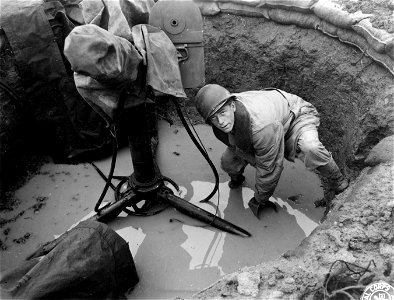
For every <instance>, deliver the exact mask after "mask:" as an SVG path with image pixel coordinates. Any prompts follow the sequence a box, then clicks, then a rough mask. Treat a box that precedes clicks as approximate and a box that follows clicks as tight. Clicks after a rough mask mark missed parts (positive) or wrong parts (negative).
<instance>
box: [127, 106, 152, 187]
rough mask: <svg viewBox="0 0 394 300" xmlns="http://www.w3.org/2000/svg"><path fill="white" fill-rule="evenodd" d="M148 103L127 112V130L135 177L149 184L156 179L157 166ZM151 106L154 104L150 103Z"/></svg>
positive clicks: (139, 181)
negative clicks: (155, 165) (152, 143)
mask: <svg viewBox="0 0 394 300" xmlns="http://www.w3.org/2000/svg"><path fill="white" fill-rule="evenodd" d="M147 105H148V104H146V103H143V104H140V105H138V106H136V107H134V108H132V109H130V111H129V113H128V114H127V118H128V120H127V125H128V128H127V131H128V139H129V146H130V153H131V159H132V161H133V167H134V179H135V181H137V183H140V184H142V185H143V184H147V183H150V182H152V181H153V180H154V179H155V167H154V162H153V154H152V149H151V143H150V140H151V136H150V129H149V122H148V117H149V116H148V114H149V113H150V112H149V111H148V109H147ZM149 106H153V105H152V104H150V105H149Z"/></svg>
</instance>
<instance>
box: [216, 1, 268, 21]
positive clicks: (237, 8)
mask: <svg viewBox="0 0 394 300" xmlns="http://www.w3.org/2000/svg"><path fill="white" fill-rule="evenodd" d="M219 9H220V10H221V11H222V12H224V13H229V14H236V15H242V16H247V17H264V18H267V19H268V13H267V9H264V8H259V7H253V6H249V5H244V4H237V3H229V2H223V3H219Z"/></svg>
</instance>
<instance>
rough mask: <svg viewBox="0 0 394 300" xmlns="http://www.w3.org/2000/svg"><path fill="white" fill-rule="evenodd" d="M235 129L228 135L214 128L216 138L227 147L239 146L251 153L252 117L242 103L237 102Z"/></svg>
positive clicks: (235, 102)
mask: <svg viewBox="0 0 394 300" xmlns="http://www.w3.org/2000/svg"><path fill="white" fill-rule="evenodd" d="M234 104H235V108H236V109H235V113H234V127H233V130H232V131H231V132H230V133H229V134H227V133H225V132H223V131H221V130H220V129H218V128H216V127H215V126H212V128H213V132H214V134H215V136H216V137H217V138H218V139H219V140H220V141H222V142H223V143H224V144H226V145H227V146H237V147H238V148H240V149H242V150H243V151H247V152H251V151H252V149H253V147H252V131H251V126H250V116H249V113H248V111H247V110H246V108H245V106H244V105H243V103H242V102H240V101H237V100H235V101H234Z"/></svg>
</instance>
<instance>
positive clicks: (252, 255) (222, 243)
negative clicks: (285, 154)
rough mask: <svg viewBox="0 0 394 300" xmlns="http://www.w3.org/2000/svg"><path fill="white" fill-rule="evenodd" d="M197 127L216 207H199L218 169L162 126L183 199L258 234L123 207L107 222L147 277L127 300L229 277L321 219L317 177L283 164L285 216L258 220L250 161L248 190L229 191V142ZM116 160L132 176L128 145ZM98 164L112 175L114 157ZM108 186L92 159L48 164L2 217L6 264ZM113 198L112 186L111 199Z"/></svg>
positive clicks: (281, 206) (165, 160)
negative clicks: (224, 165) (224, 159)
mask: <svg viewBox="0 0 394 300" xmlns="http://www.w3.org/2000/svg"><path fill="white" fill-rule="evenodd" d="M196 130H197V132H198V134H199V135H200V138H201V140H202V141H203V143H204V145H205V146H206V147H207V149H208V152H209V154H210V157H211V159H212V161H213V162H214V164H215V165H216V167H217V168H218V171H219V178H220V184H219V195H218V194H216V195H215V196H214V197H213V198H212V199H211V200H210V202H209V203H206V204H202V203H199V200H201V199H203V198H205V197H206V196H207V195H208V194H209V193H210V191H211V190H212V189H213V187H214V176H213V173H212V171H211V170H210V168H209V165H208V164H207V163H206V162H205V161H204V158H203V157H202V155H201V154H200V153H199V152H198V150H197V149H196V148H195V146H194V145H193V143H192V141H191V140H190V139H189V137H188V136H187V133H186V131H185V129H184V128H182V127H175V126H170V125H169V124H168V123H166V122H160V126H159V141H160V143H159V147H158V150H157V151H158V152H157V161H158V164H159V167H160V170H161V172H162V173H163V175H165V176H168V177H170V178H171V179H173V180H174V181H175V182H176V183H177V184H179V186H180V187H181V188H180V196H181V197H183V198H184V199H186V200H189V201H191V202H192V203H194V204H195V205H198V206H200V207H202V208H203V209H205V210H207V211H209V212H211V213H217V214H218V216H220V217H221V218H224V219H226V220H228V221H230V222H232V223H234V224H236V225H238V226H240V227H242V228H244V229H245V230H247V231H249V232H250V233H251V234H252V237H251V238H243V237H240V236H236V235H232V234H229V233H224V232H222V231H220V230H217V229H215V228H212V227H210V226H206V224H202V223H201V222H199V221H197V220H194V219H192V218H190V217H187V216H185V215H183V214H181V213H179V212H178V211H176V210H175V209H174V208H171V207H170V208H168V209H166V210H165V211H163V212H162V213H160V214H158V215H154V216H149V217H137V216H128V215H126V214H125V213H123V212H122V213H121V214H120V215H119V216H118V218H116V219H115V220H114V221H112V222H110V223H109V225H110V226H111V228H113V229H115V230H116V232H117V233H118V234H120V235H121V236H122V237H123V238H124V239H125V240H126V241H127V242H128V243H129V245H130V250H131V252H132V254H133V257H134V260H135V263H136V267H137V271H138V274H139V276H140V283H139V284H138V285H137V286H136V288H135V289H134V291H132V292H131V293H130V294H129V295H128V298H130V299H154V298H156V299H163V298H173V297H177V296H179V297H191V296H192V295H193V294H195V293H197V292H198V291H200V290H201V289H203V288H205V287H206V286H208V285H210V284H212V283H213V282H215V281H217V280H218V279H220V278H221V277H222V276H224V275H226V274H229V273H232V272H235V271H237V270H239V269H241V268H243V267H246V266H254V265H256V264H259V263H261V262H264V261H270V260H273V259H275V258H277V257H279V256H280V255H281V254H283V253H284V252H286V251H288V250H290V249H293V248H295V247H296V246H298V245H299V243H300V241H301V240H303V239H304V238H305V237H306V236H308V235H309V234H310V233H311V232H312V231H313V230H314V229H315V228H316V227H317V226H318V225H319V221H320V219H321V218H322V216H323V212H324V209H323V208H315V207H314V201H316V200H318V199H320V198H321V197H322V196H323V190H322V187H321V186H320V180H319V178H318V177H317V175H315V174H313V173H311V172H308V171H307V170H306V169H305V168H304V167H303V165H302V163H301V162H297V163H295V164H293V163H286V165H285V170H284V173H283V175H282V177H281V179H280V182H279V185H278V188H277V189H276V191H275V194H274V195H273V197H272V198H271V200H272V201H273V202H275V203H276V205H277V208H278V212H277V213H276V212H274V211H273V210H272V211H263V213H262V215H261V216H260V220H258V219H256V218H255V217H254V216H253V214H252V213H251V212H250V210H249V208H248V205H247V203H248V201H249V200H250V198H251V197H253V186H254V169H253V168H251V167H247V168H246V170H245V175H246V178H247V179H246V181H245V183H244V184H243V186H242V187H241V188H238V189H234V190H230V189H229V187H228V180H229V178H228V176H227V174H225V173H224V172H223V171H222V170H220V168H219V159H220V155H221V153H222V151H224V149H225V145H223V144H221V142H219V141H217V140H216V139H215V137H214V136H213V133H212V132H211V129H210V127H208V126H206V125H198V126H196ZM174 152H176V153H177V155H175V154H174ZM117 161H118V162H117V166H116V169H115V174H116V175H130V174H131V172H132V164H131V157H130V152H129V149H127V148H124V149H121V150H120V151H119V154H118V159H117ZM95 164H96V165H97V166H98V167H99V168H100V169H101V170H102V171H103V172H104V173H105V174H108V172H109V167H110V158H107V159H103V160H100V161H96V162H95ZM114 184H116V181H115V180H114ZM103 186H104V181H103V180H102V179H101V177H99V175H98V174H97V173H96V171H95V170H94V168H93V167H92V166H91V165H90V164H79V165H56V164H53V163H48V164H45V165H44V166H43V167H42V168H41V170H40V172H39V173H38V174H36V175H35V176H34V177H33V178H32V179H31V180H30V181H28V182H27V183H26V184H25V185H24V186H23V187H22V188H21V189H19V190H18V191H17V192H16V194H15V196H16V197H18V198H20V199H21V200H23V201H21V205H20V206H19V207H18V209H16V210H15V211H12V212H2V213H1V218H2V220H3V221H2V224H1V229H2V230H1V232H0V239H1V241H2V248H3V250H2V251H1V261H2V265H1V270H2V271H4V270H6V269H8V268H11V267H13V266H15V265H16V264H18V263H19V262H20V261H21V260H23V259H24V258H25V257H26V255H28V254H29V253H31V252H32V251H33V250H35V248H36V247H37V246H38V245H39V244H40V243H44V242H46V241H49V240H52V239H53V238H54V237H57V236H59V235H61V234H62V233H63V232H64V231H66V230H67V229H69V228H70V227H72V226H73V225H75V224H76V223H78V222H79V221H80V220H82V219H84V218H86V217H87V216H89V215H91V214H92V211H93V207H94V205H95V203H96V201H97V199H98V197H99V195H100V193H101V190H102V188H103ZM113 198H114V196H113V193H112V192H111V191H110V192H108V193H107V195H106V197H105V201H113ZM3 246H4V247H3Z"/></svg>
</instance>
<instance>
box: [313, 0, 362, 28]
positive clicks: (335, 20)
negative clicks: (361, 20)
mask: <svg viewBox="0 0 394 300" xmlns="http://www.w3.org/2000/svg"><path fill="white" fill-rule="evenodd" d="M311 9H312V11H313V12H314V14H315V15H316V16H318V17H319V18H321V19H323V20H325V21H327V22H330V23H331V24H333V25H335V26H338V27H343V28H350V27H351V26H352V25H353V24H355V23H356V22H357V20H355V19H354V18H353V17H352V16H351V15H349V14H348V13H347V12H345V11H343V10H342V9H341V7H340V6H339V5H338V4H335V3H333V2H331V1H326V0H319V1H318V2H316V3H315V4H313V5H312V8H311Z"/></svg>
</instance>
